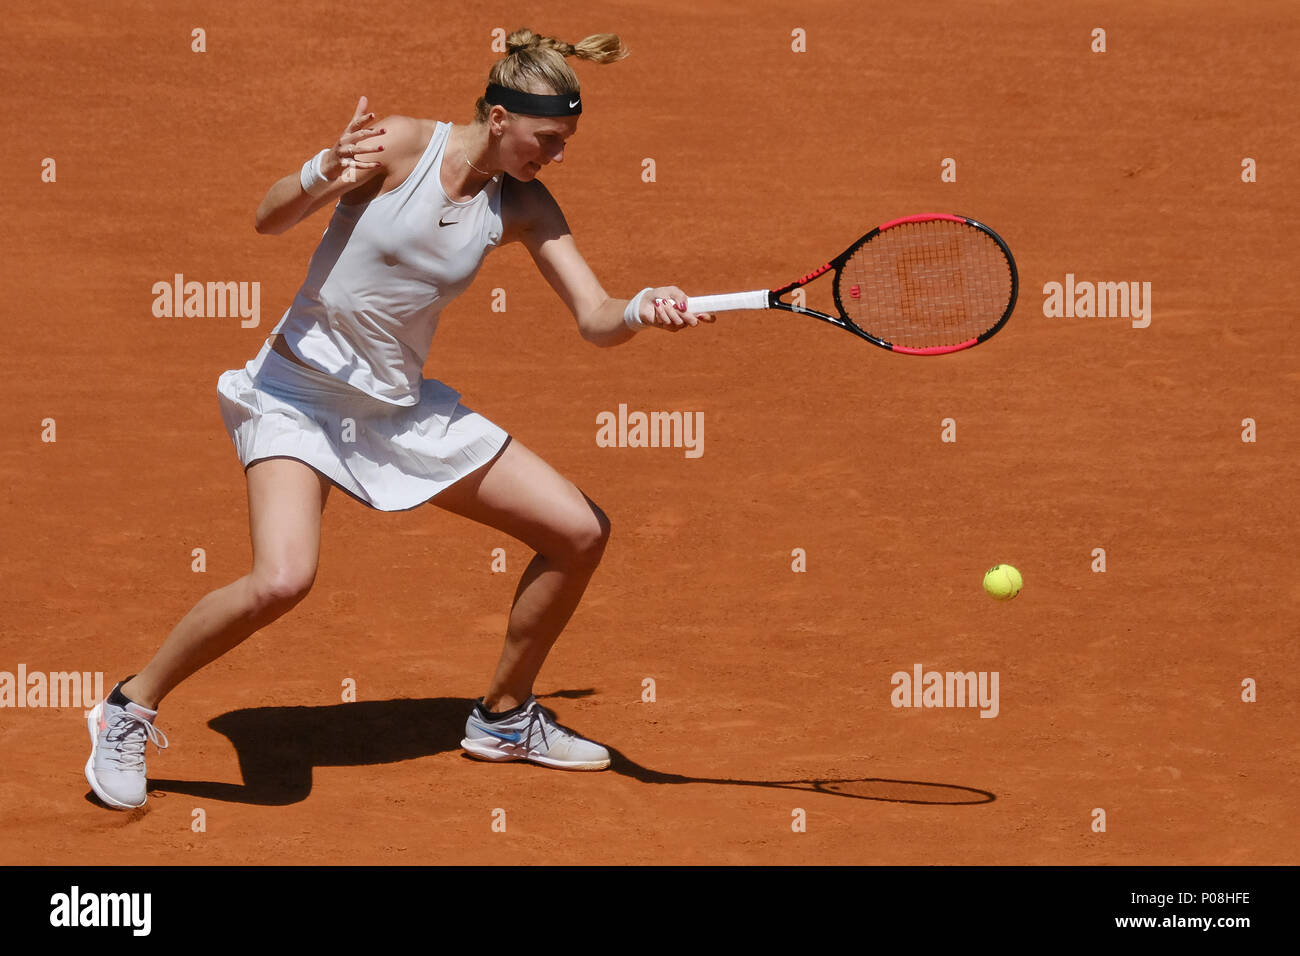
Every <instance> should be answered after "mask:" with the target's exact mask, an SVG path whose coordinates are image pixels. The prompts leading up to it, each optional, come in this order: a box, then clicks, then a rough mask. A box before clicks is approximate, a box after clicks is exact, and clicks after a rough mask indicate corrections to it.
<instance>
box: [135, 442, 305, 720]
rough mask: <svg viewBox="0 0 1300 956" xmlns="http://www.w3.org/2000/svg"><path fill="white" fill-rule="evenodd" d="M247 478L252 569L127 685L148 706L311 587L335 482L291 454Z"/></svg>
mask: <svg viewBox="0 0 1300 956" xmlns="http://www.w3.org/2000/svg"><path fill="white" fill-rule="evenodd" d="M246 477H247V480H248V518H249V530H250V532H251V534H252V539H253V569H252V571H250V572H249V573H248V574H246V575H244V576H243V577H242V578H240V579H239V580H237V581H234V582H232V583H231V584H228V585H226V586H225V587H223V588H218V589H217V590H215V591H212V592H210V593H209V594H207V595H205V596H204V597H203V598H201V599H200V600H199V602H198V603H197V604H195V605H194V607H193V608H192V609H191V610H190V612H189V613H188V614H186V615H185V617H183V618H181V621H180V623H179V624H177V625H176V626H175V627H174V628H173V629H172V632H171V633H170V634H169V635H168V636H167V640H166V641H164V642H163V645H162V647H161V648H159V649H158V652H157V653H156V654H155V655H154V656H153V660H151V661H150V662H149V663H148V665H146V666H145V668H144V669H143V670H142V671H140V673H138V674H136V675H135V677H133V678H132V679H131V680H129V681H127V682H126V683H125V684H124V685H123V686H122V693H124V694H125V695H126V696H127V697H129V698H130V699H131V700H133V701H135V702H136V703H138V704H141V705H143V706H144V707H148V708H149V709H150V710H157V709H158V704H159V703H160V702H161V701H162V699H163V698H164V697H166V696H167V694H168V693H170V692H171V691H172V689H173V688H174V687H176V685H177V684H179V683H180V682H181V681H183V680H185V678H187V677H189V676H190V675H191V674H193V673H194V672H195V671H197V670H199V669H200V668H201V667H203V666H204V665H206V664H209V663H211V662H212V661H214V660H216V659H217V658H218V657H220V656H221V655H222V654H224V653H226V652H227V651H228V650H230V649H231V648H233V647H235V646H236V645H238V644H239V643H241V642H242V641H244V640H246V639H247V638H248V637H249V636H250V635H252V634H253V633H255V632H256V631H258V630H260V629H261V628H263V627H265V626H266V625H268V624H270V623H271V622H272V621H274V620H275V619H276V618H278V617H280V616H282V615H283V614H285V613H286V612H287V611H289V610H290V609H291V608H293V607H294V606H295V605H296V604H298V603H299V602H300V601H301V600H302V599H303V598H304V597H306V596H307V593H308V591H310V590H311V585H312V582H313V581H314V580H315V577H316V565H317V560H318V558H319V555H320V519H321V512H322V511H323V510H324V508H325V501H326V499H327V498H328V497H329V489H330V484H329V482H328V481H327V480H326V479H325V478H323V477H321V476H320V475H319V474H318V473H317V472H315V471H314V470H312V469H311V468H309V467H308V466H307V465H305V464H303V463H302V462H300V461H296V460H294V459H291V458H268V459H264V460H262V461H258V462H254V463H253V464H252V465H251V466H250V467H249V468H248V469H247V472H246Z"/></svg>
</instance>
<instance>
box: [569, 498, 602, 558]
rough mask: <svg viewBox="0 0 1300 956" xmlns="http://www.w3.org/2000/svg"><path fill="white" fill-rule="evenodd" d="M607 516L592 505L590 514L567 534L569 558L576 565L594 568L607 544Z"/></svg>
mask: <svg viewBox="0 0 1300 956" xmlns="http://www.w3.org/2000/svg"><path fill="white" fill-rule="evenodd" d="M610 530H611V525H610V521H609V516H608V515H607V514H605V512H603V511H602V510H600V508H599V507H597V506H596V505H595V504H594V503H591V512H590V514H589V515H587V516H584V518H583V520H582V522H581V523H580V524H579V525H578V526H577V527H575V528H574V529H573V530H572V531H571V532H570V534H569V548H570V558H571V559H572V560H573V561H574V562H575V563H577V564H581V565H585V566H588V567H595V566H596V565H597V564H599V563H600V558H601V555H603V554H604V553H605V545H606V544H608V543H609V534H610Z"/></svg>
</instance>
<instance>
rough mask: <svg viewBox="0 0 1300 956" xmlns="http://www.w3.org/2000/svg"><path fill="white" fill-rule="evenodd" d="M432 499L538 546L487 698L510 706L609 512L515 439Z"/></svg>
mask: <svg viewBox="0 0 1300 956" xmlns="http://www.w3.org/2000/svg"><path fill="white" fill-rule="evenodd" d="M430 503H431V504H435V505H437V506H438V507H440V508H443V509H445V510H447V511H451V512H453V513H454V514H459V515H462V516H464V517H466V518H470V519H471V520H473V521H477V522H479V523H481V524H485V525H488V526H489V527H492V528H496V529H497V530H499V531H503V532H505V533H506V534H509V535H510V536H511V537H514V538H517V539H518V540H520V541H522V542H523V543H525V544H527V545H528V546H529V547H531V548H533V549H534V550H535V551H536V552H537V554H536V555H535V556H534V557H533V559H532V561H530V562H529V564H528V567H526V568H525V569H524V573H523V576H522V577H521V578H520V579H519V586H518V588H517V589H516V590H515V598H514V604H513V605H512V607H511V608H510V620H509V623H508V624H507V626H506V638H505V647H504V648H503V649H502V651H501V660H500V662H499V663H498V665H497V670H496V674H495V675H494V676H493V678H492V683H491V684H490V685H489V687H488V691H487V693H486V694H484V696H483V703H484V705H485V706H486V707H487V708H488V709H489V710H493V711H503V710H509V709H511V708H513V707H516V706H518V705H519V704H521V703H523V702H524V701H525V700H526V699H527V698H528V696H529V695H530V694H531V693H532V692H533V681H534V680H535V679H536V677H537V674H538V672H539V671H540V670H541V668H542V663H543V662H544V661H545V660H546V655H547V654H548V653H549V652H550V650H551V647H552V645H553V644H554V643H555V640H556V638H558V637H559V635H560V632H561V631H562V630H563V629H564V626H565V624H567V623H568V621H569V618H570V617H572V616H573V612H574V609H575V608H577V606H578V602H579V600H581V598H582V595H583V592H584V591H585V590H586V589H587V582H588V581H590V580H591V576H592V574H593V573H594V572H595V570H596V566H597V565H598V564H599V563H600V558H601V555H602V554H603V553H604V551H605V543H606V542H607V541H608V540H609V532H610V523H609V519H608V518H607V517H606V516H605V513H604V512H603V511H601V510H600V508H598V507H597V506H596V505H595V503H594V502H592V501H591V499H590V498H588V497H587V496H586V495H584V494H583V493H582V492H581V491H579V490H578V488H577V487H576V486H575V485H574V484H573V483H572V482H570V481H569V480H568V479H567V478H565V477H563V476H562V475H561V474H560V473H559V472H557V471H556V470H555V469H554V468H552V467H551V466H550V465H548V464H547V463H546V462H545V461H543V460H542V459H541V458H539V457H538V456H537V455H535V454H534V453H533V452H531V451H529V450H528V449H527V448H525V447H524V446H523V445H521V444H520V443H519V442H517V441H513V440H512V441H511V442H509V444H507V445H506V448H505V450H504V451H502V452H501V453H500V454H499V455H498V456H497V458H496V459H495V460H493V461H492V462H491V463H490V464H488V465H486V466H484V467H483V468H480V469H479V470H478V471H476V472H474V473H473V474H471V475H468V476H467V477H465V478H462V479H461V480H460V481H458V482H456V484H454V485H452V486H451V487H450V488H448V489H446V490H445V491H443V492H441V493H439V494H438V495H437V496H436V497H434V498H432V499H431V501H430Z"/></svg>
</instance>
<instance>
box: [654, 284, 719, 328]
mask: <svg viewBox="0 0 1300 956" xmlns="http://www.w3.org/2000/svg"><path fill="white" fill-rule="evenodd" d="M687 298H688V297H687V295H686V293H685V292H683V291H682V290H681V289H679V288H677V286H675V285H666V286H660V287H659V288H657V289H653V290H651V291H650V293H649V294H647V295H646V297H645V298H643V299H642V300H641V322H642V324H644V325H653V326H654V327H655V328H658V329H666V330H668V331H669V332H680V331H681V330H682V329H684V328H686V327H688V326H691V327H694V326H696V325H699V324H700V323H701V322H713V321H714V316H712V315H709V314H707V313H699V314H696V313H694V312H689V311H687V309H686V299H687Z"/></svg>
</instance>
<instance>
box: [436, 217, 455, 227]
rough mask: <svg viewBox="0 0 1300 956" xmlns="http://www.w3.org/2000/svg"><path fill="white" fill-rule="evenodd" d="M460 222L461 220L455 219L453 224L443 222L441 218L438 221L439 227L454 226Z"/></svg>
mask: <svg viewBox="0 0 1300 956" xmlns="http://www.w3.org/2000/svg"><path fill="white" fill-rule="evenodd" d="M458 222H460V220H459V219H453V220H452V221H451V222H443V221H442V218H441V217H439V219H438V225H440V226H454V225H456V223H458Z"/></svg>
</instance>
